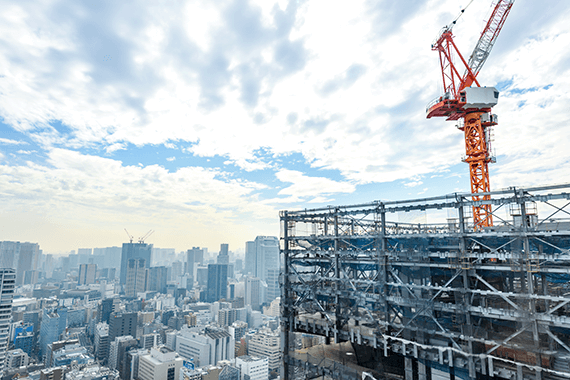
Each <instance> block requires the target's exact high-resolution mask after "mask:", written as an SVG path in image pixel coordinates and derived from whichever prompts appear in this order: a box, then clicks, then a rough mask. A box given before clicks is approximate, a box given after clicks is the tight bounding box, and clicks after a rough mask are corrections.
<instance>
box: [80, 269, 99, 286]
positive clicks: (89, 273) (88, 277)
mask: <svg viewBox="0 0 570 380" xmlns="http://www.w3.org/2000/svg"><path fill="white" fill-rule="evenodd" d="M96 273H97V264H79V279H78V280H77V284H78V285H89V284H94V283H95V274H96Z"/></svg>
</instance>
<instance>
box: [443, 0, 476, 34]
mask: <svg viewBox="0 0 570 380" xmlns="http://www.w3.org/2000/svg"><path fill="white" fill-rule="evenodd" d="M472 2H473V0H471V1H470V2H469V3H468V4H467V5H466V6H465V8H463V9H462V10H461V12H459V14H458V15H457V17H456V18H455V20H453V21H452V22H451V23H450V24H449V25H448V26H446V29H447V30H451V29H452V28H453V26H454V25H455V24H456V23H457V20H459V18H460V17H461V16H462V15H463V13H464V12H465V10H466V9H467V8H468V7H469V6H470V5H471V3H472Z"/></svg>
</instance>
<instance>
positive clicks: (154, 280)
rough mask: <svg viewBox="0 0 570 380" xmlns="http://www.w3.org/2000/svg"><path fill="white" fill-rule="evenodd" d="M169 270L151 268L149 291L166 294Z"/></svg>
mask: <svg viewBox="0 0 570 380" xmlns="http://www.w3.org/2000/svg"><path fill="white" fill-rule="evenodd" d="M167 277H168V268H166V267H164V266H162V267H151V268H149V269H148V279H147V290H150V291H155V292H159V293H166V283H167V280H168V278H167Z"/></svg>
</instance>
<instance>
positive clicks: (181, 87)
mask: <svg viewBox="0 0 570 380" xmlns="http://www.w3.org/2000/svg"><path fill="white" fill-rule="evenodd" d="M467 3H468V1H458V0H430V1H424V0H410V1H390V0H383V1H376V0H375V1H372V0H354V1H350V2H330V1H324V0H290V1H288V0H279V1H272V0H218V1H208V0H204V1H182V0H179V1H176V0H175V1H153V2H141V1H129V0H125V1H112V0H100V1H87V0H41V1H40V0H37V1H34V0H18V1H15V0H5V1H3V2H2V8H3V9H2V12H0V202H1V204H2V207H1V210H0V240H20V241H33V242H38V243H40V247H41V248H42V249H43V251H44V253H63V252H68V251H71V250H76V249H78V248H83V247H106V246H117V245H121V244H122V243H124V242H127V241H128V237H127V234H126V233H125V231H124V229H125V228H126V229H127V230H128V231H129V233H130V234H132V235H133V236H135V239H136V238H137V237H138V236H143V235H144V234H146V233H147V231H149V230H154V231H155V232H154V233H153V234H152V235H151V237H149V238H148V239H147V242H148V243H152V244H154V245H155V246H156V247H163V248H166V247H172V248H176V249H177V250H185V249H188V248H191V247H193V246H201V247H208V248H209V249H210V251H217V250H219V244H220V243H229V244H230V250H237V249H243V247H244V245H245V241H247V240H253V239H255V237H256V236H257V235H270V236H279V234H280V226H279V211H280V210H293V209H303V208H314V207H321V206H327V205H343V204H354V203H361V202H368V201H373V200H395V199H413V198H418V197H425V196H434V195H443V194H449V193H453V192H467V191H468V189H469V176H468V167H467V165H466V164H465V163H462V162H461V157H462V155H464V154H465V151H464V149H465V148H464V142H463V135H462V133H461V131H459V130H458V129H457V128H455V126H454V123H453V122H446V121H445V120H444V119H443V118H439V119H429V120H428V119H426V117H425V106H426V104H427V103H429V102H430V101H431V100H432V99H434V98H436V97H437V96H439V95H441V91H442V84H441V72H440V69H439V61H438V55H437V53H436V52H434V51H432V50H431V48H430V47H431V44H432V42H433V40H434V39H435V38H436V37H437V34H438V32H439V31H440V30H441V28H442V27H443V26H445V25H446V24H448V23H449V22H451V21H452V20H453V19H454V18H455V17H456V16H457V14H459V12H460V10H461V9H462V8H463V7H465V6H466V5H467ZM490 11H491V1H490V0H485V1H483V0H475V1H473V3H472V4H471V5H470V6H469V7H468V8H467V10H466V11H465V12H464V14H463V16H462V17H461V18H460V19H459V20H458V22H457V24H456V25H455V27H454V29H453V32H454V35H455V42H456V44H457V45H458V47H459V49H460V51H461V52H462V53H463V55H464V56H465V57H468V56H469V55H470V53H471V50H472V49H473V47H474V46H475V43H476V41H477V39H478V38H479V35H480V33H481V31H482V29H483V26H484V23H485V21H486V18H487V17H488V16H489V14H490ZM569 19H570V4H569V3H568V2H567V1H565V0H558V1H557V0H548V1H546V2H536V1H532V0H517V1H515V4H514V6H513V8H512V11H511V13H510V15H509V17H508V19H507V21H506V23H505V25H504V27H503V30H502V32H501V35H500V36H499V38H498V40H497V42H496V44H495V46H494V48H493V51H492V53H491V55H490V57H489V59H488V60H487V62H486V64H485V66H484V67H483V69H482V70H481V72H480V74H479V77H478V79H479V81H480V83H481V84H482V85H486V86H495V87H496V88H497V89H499V91H500V99H499V103H498V105H497V106H495V107H494V109H493V110H494V111H493V112H494V113H496V114H497V115H498V118H499V125H498V126H496V127H495V129H494V142H493V147H494V150H495V151H496V156H497V163H496V164H492V165H491V166H490V174H491V187H492V189H499V188H505V187H510V186H529V185H547V184H556V183H565V182H570V149H569V148H568V146H569V145H568V144H569V143H568V141H570V112H568V110H570V95H569V94H570V92H569V89H570V49H568V47H569V46H570V26H569V24H568V20H569Z"/></svg>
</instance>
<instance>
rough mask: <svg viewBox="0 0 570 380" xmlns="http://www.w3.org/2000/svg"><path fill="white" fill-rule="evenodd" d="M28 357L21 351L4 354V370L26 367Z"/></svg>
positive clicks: (16, 350)
mask: <svg viewBox="0 0 570 380" xmlns="http://www.w3.org/2000/svg"><path fill="white" fill-rule="evenodd" d="M29 359H30V358H29V356H28V354H27V353H25V352H24V351H23V350H21V349H15V350H11V351H8V352H7V353H6V368H20V367H26V366H27V365H28V361H29Z"/></svg>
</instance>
